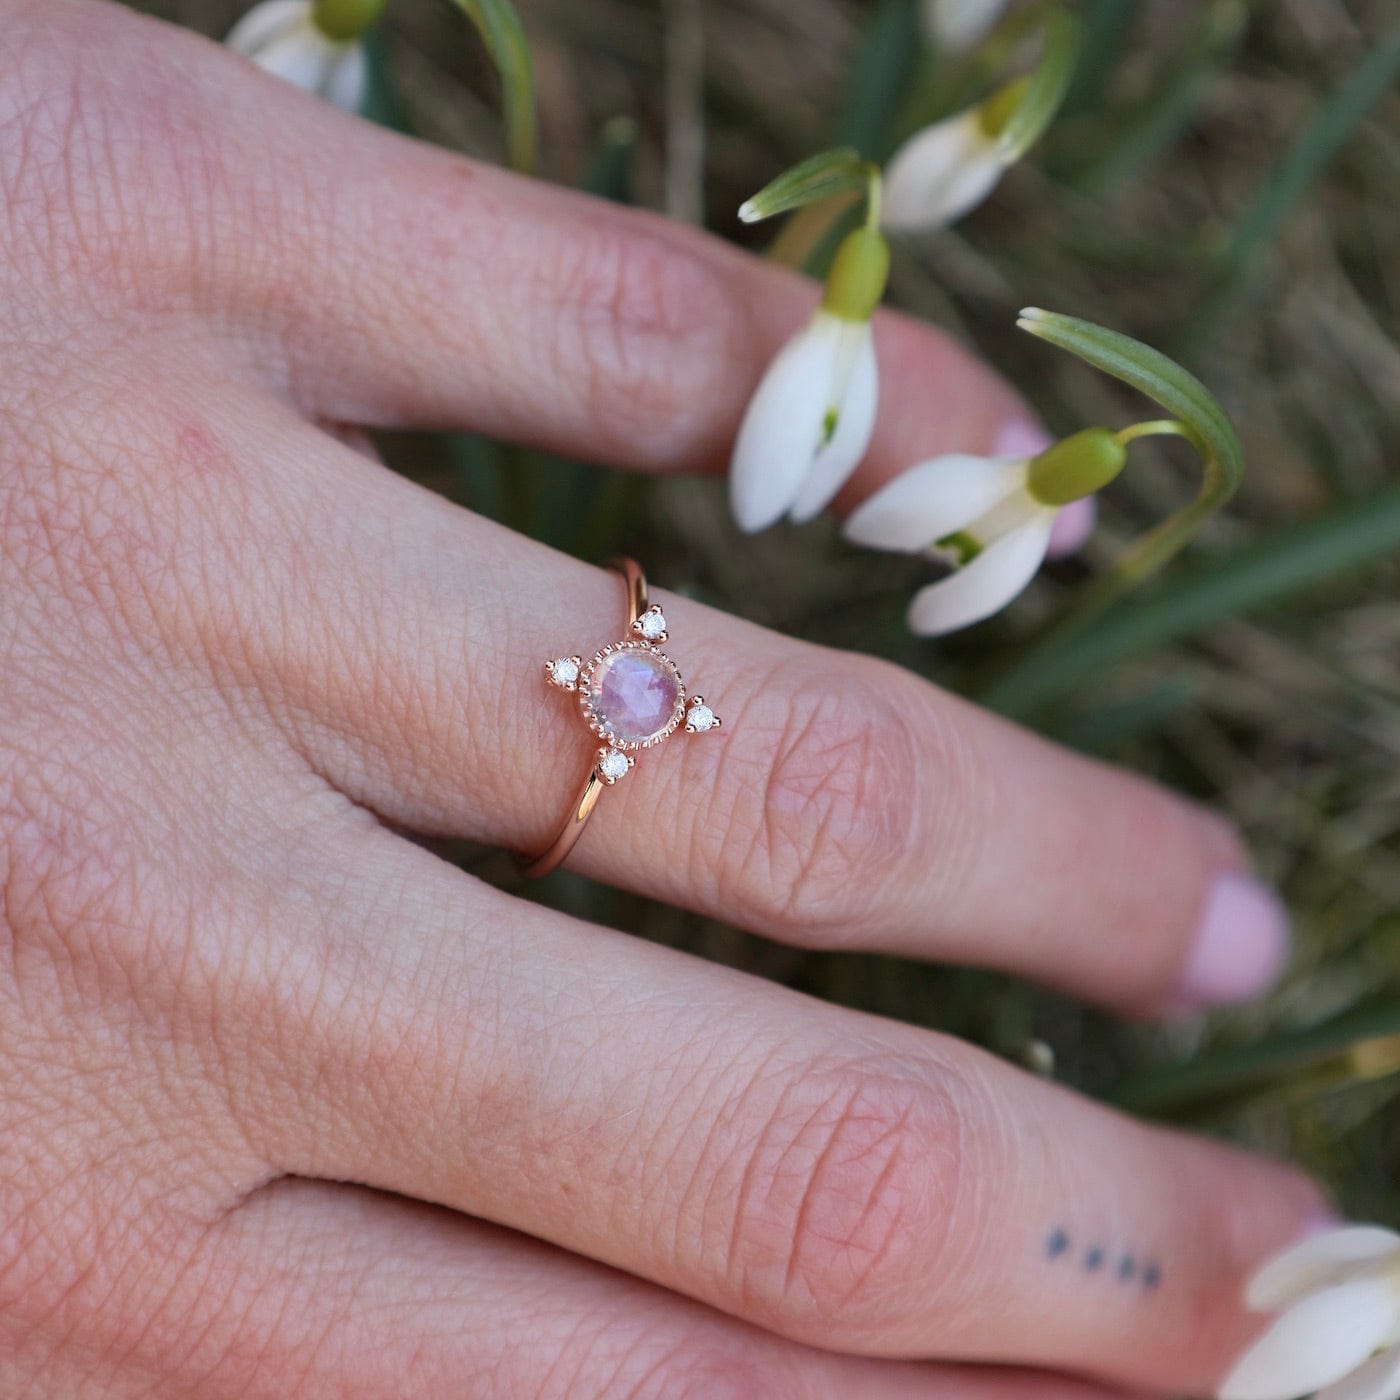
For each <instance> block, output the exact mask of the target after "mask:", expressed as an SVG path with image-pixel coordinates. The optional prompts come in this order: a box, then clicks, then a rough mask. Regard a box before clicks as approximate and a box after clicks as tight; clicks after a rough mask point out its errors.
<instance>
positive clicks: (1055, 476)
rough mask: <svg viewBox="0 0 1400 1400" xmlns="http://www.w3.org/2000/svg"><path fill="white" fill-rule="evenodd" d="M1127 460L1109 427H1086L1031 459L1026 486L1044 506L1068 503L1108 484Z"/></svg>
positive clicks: (1121, 445)
mask: <svg viewBox="0 0 1400 1400" xmlns="http://www.w3.org/2000/svg"><path fill="white" fill-rule="evenodd" d="M1127 460H1128V449H1127V448H1126V447H1125V446H1124V445H1123V444H1122V443H1121V442H1119V441H1118V437H1117V435H1116V434H1115V433H1113V432H1112V431H1110V430H1109V429H1108V428H1085V429H1083V430H1082V431H1081V432H1077V433H1075V434H1073V435H1072V436H1071V437H1067V438H1065V439H1064V441H1063V442H1057V443H1056V444H1055V445H1054V446H1053V447H1048V448H1046V449H1045V451H1044V452H1042V453H1041V454H1040V456H1039V457H1036V458H1034V459H1033V460H1032V461H1031V464H1030V468H1029V470H1028V471H1027V473H1026V488H1027V490H1029V491H1030V493H1031V495H1032V496H1034V497H1035V498H1036V500H1038V501H1039V502H1040V503H1041V504H1042V505H1047V506H1067V505H1068V504H1069V503H1070V502H1071V501H1077V500H1079V499H1081V498H1082V497H1084V496H1092V495H1093V494H1094V492H1095V491H1098V490H1101V489H1102V488H1103V487H1105V486H1107V485H1108V483H1109V482H1110V481H1112V480H1113V478H1114V477H1115V476H1117V475H1118V473H1119V472H1120V471H1122V470H1123V463H1124V462H1126V461H1127Z"/></svg>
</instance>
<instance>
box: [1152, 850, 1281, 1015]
mask: <svg viewBox="0 0 1400 1400" xmlns="http://www.w3.org/2000/svg"><path fill="white" fill-rule="evenodd" d="M1288 942H1289V937H1288V913H1287V911H1286V910H1285V909H1284V907H1283V903H1282V901H1280V899H1279V898H1278V896H1277V895H1276V894H1274V892H1273V891H1272V890H1270V889H1269V888H1268V887H1267V886H1265V885H1261V884H1260V883H1259V881H1258V880H1252V879H1250V878H1249V876H1247V875H1222V876H1220V877H1219V878H1218V879H1217V880H1216V882H1215V884H1214V885H1213V886H1212V887H1211V890H1210V893H1209V894H1208V895H1207V896H1206V903H1205V908H1204V909H1203V910H1202V912H1201V922H1200V925H1199V926H1198V928H1197V930H1196V941H1195V944H1194V945H1193V947H1192V949H1191V953H1190V956H1189V957H1188V958H1187V960H1186V967H1185V969H1184V970H1183V972H1182V975H1181V982H1180V984H1179V986H1178V989H1177V998H1178V1001H1179V1002H1182V1003H1186V1004H1188V1005H1191V1006H1194V1007H1197V1008H1200V1007H1207V1006H1229V1005H1232V1004H1234V1003H1236V1002H1241V1001H1249V1000H1250V999H1251V998H1252V997H1257V996H1259V995H1260V994H1261V993H1262V992H1265V991H1267V990H1268V989H1269V988H1270V987H1272V986H1273V984H1274V983H1275V982H1276V981H1277V980H1278V977H1279V974H1280V973H1282V971H1283V969H1284V965H1285V964H1286V963H1287V961H1288Z"/></svg>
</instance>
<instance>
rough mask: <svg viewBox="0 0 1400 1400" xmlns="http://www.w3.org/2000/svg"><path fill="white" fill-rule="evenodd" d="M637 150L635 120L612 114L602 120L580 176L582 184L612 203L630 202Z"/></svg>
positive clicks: (591, 192)
mask: <svg viewBox="0 0 1400 1400" xmlns="http://www.w3.org/2000/svg"><path fill="white" fill-rule="evenodd" d="M636 151H637V123H636V122H634V121H633V120H632V118H631V117H613V118H612V119H611V120H610V121H608V122H607V123H605V124H604V126H603V130H602V132H601V134H600V135H599V137H598V144H597V145H596V146H595V147H594V148H593V158H592V160H591V161H590V162H589V165H588V170H587V172H586V173H585V174H584V177H583V188H584V189H585V190H587V191H588V193H589V194H596V195H597V196H598V197H599V198H601V199H610V200H612V202H613V203H614V204H631V203H632V158H633V156H634V155H635V154H636Z"/></svg>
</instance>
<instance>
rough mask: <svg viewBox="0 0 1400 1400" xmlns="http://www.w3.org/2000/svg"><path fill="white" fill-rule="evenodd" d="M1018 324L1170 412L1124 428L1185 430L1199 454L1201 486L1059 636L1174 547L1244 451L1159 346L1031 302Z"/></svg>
mask: <svg viewBox="0 0 1400 1400" xmlns="http://www.w3.org/2000/svg"><path fill="white" fill-rule="evenodd" d="M1017 325H1018V326H1019V327H1020V328H1021V329H1022V330H1025V331H1029V332H1030V333H1031V334H1032V335H1034V336H1038V337H1039V338H1040V339H1041V340H1047V341H1049V342H1050V344H1052V345H1058V346H1059V347H1060V348H1061V349H1063V350H1068V351H1069V352H1070V353H1071V354H1073V355H1077V356H1078V357H1079V358H1080V359H1081V360H1084V361H1086V362H1087V363H1089V364H1091V365H1093V366H1094V367H1095V368H1096V369H1101V370H1103V371H1104V373H1105V374H1111V375H1112V376H1113V377H1114V378H1115V379H1119V380H1122V382H1123V383H1124V384H1128V385H1131V386H1132V387H1133V388H1134V389H1137V390H1139V391H1140V392H1141V393H1143V394H1146V395H1147V396H1148V398H1150V399H1153V400H1155V401H1156V402H1157V403H1159V404H1161V406H1162V407H1163V408H1165V409H1166V410H1167V412H1168V413H1171V414H1173V415H1174V417H1173V419H1171V420H1156V421H1153V422H1150V423H1144V424H1136V425H1134V429H1125V430H1124V431H1125V432H1134V435H1135V436H1146V435H1148V434H1160V433H1172V434H1174V435H1176V436H1179V437H1184V438H1185V439H1186V440H1187V441H1188V442H1189V443H1190V444H1191V446H1192V447H1194V448H1195V449H1196V451H1197V453H1198V454H1199V455H1200V458H1201V486H1200V489H1199V490H1198V491H1197V493H1196V497H1195V499H1194V500H1193V501H1191V502H1190V504H1189V505H1186V506H1184V507H1182V509H1181V510H1179V511H1177V512H1176V514H1175V515H1172V516H1169V517H1168V518H1167V519H1166V520H1164V521H1162V523H1161V524H1160V525H1158V526H1156V527H1155V528H1154V529H1152V530H1149V531H1148V532H1147V533H1146V534H1145V535H1143V536H1142V537H1141V538H1140V539H1139V540H1138V541H1137V542H1136V543H1135V544H1134V545H1132V546H1131V548H1129V549H1128V551H1127V552H1126V553H1125V554H1124V555H1122V557H1121V558H1120V559H1119V560H1118V562H1117V563H1116V564H1115V565H1114V566H1113V568H1112V570H1110V572H1109V573H1107V574H1106V575H1105V576H1104V577H1103V578H1102V579H1100V580H1099V582H1098V583H1096V584H1094V585H1093V586H1091V587H1090V589H1089V590H1088V592H1087V593H1086V595H1085V597H1084V599H1083V600H1082V602H1081V603H1080V604H1079V605H1078V606H1077V607H1076V608H1075V609H1074V610H1073V612H1072V613H1071V615H1070V616H1069V617H1068V618H1067V619H1066V620H1065V622H1063V623H1062V624H1061V625H1060V627H1058V628H1056V629H1055V634H1054V635H1056V636H1058V635H1059V634H1060V633H1061V632H1064V631H1068V630H1071V629H1074V628H1077V627H1079V626H1081V625H1082V624H1083V623H1084V622H1085V621H1087V619H1088V618H1090V617H1092V616H1093V615H1094V614H1095V613H1097V612H1100V611H1102V609H1103V608H1104V607H1106V606H1107V605H1108V604H1109V603H1111V602H1112V601H1113V600H1114V599H1115V598H1118V597H1119V596H1120V595H1122V594H1123V593H1125V592H1126V591H1127V590H1128V589H1129V588H1131V587H1132V586H1133V585H1134V584H1136V583H1139V582H1140V581H1141V580H1143V579H1144V578H1146V577H1148V575H1149V574H1153V573H1155V572H1156V571H1157V570H1158V569H1160V568H1161V567H1162V565H1163V564H1165V563H1166V562H1167V561H1168V560H1169V559H1171V558H1172V557H1173V556H1174V555H1175V554H1177V553H1178V551H1180V550H1181V548H1182V547H1183V546H1184V545H1185V544H1186V543H1187V541H1188V540H1190V539H1191V537H1192V536H1193V535H1194V534H1195V533H1196V531H1197V530H1199V529H1200V527H1201V526H1202V524H1204V523H1205V521H1206V520H1208V519H1209V518H1210V516H1212V515H1214V514H1215V512H1216V511H1217V510H1219V509H1220V507H1221V506H1223V505H1224V504H1225V502H1226V501H1228V500H1229V499H1230V497H1231V496H1233V495H1234V494H1235V491H1236V490H1237V489H1238V487H1239V484H1240V479H1241V477H1242V476H1243V474H1244V450H1243V448H1241V446H1240V440H1239V438H1238V436H1237V435H1236V433H1235V430H1234V428H1233V427H1231V425H1230V420H1229V419H1228V418H1227V417H1226V416H1225V412H1224V410H1223V409H1222V408H1221V407H1220V405H1219V404H1218V403H1217V402H1216V401H1215V399H1214V398H1213V397H1212V396H1211V394H1210V392H1209V391H1208V390H1207V389H1206V387H1205V385H1203V384H1202V383H1201V382H1200V380H1198V379H1197V378H1196V377H1195V376H1194V375H1191V374H1188V373H1187V372H1186V371H1185V370H1184V369H1182V368H1181V366H1180V365H1178V364H1176V363H1175V362H1174V361H1172V360H1169V359H1168V358H1167V357H1166V356H1165V355H1163V354H1162V353H1161V352H1160V351H1158V350H1153V349H1152V348H1151V347H1150V346H1147V345H1143V344H1142V343H1141V342H1140V341H1136V340H1133V339H1132V338H1131V337H1130V336H1126V335H1121V334H1119V333H1118V332H1117V331H1110V330H1105V329H1104V327H1102V326H1096V325H1094V324H1093V323H1092V322H1090V321H1081V320H1079V319H1077V318H1076V317H1073V316H1060V315H1056V314H1055V313H1053V312H1048V311H1041V310H1039V309H1038V308H1035V307H1030V308H1028V309H1026V310H1025V311H1023V312H1022V313H1021V317H1020V320H1019V321H1018V322H1017ZM1128 440H1131V439H1128Z"/></svg>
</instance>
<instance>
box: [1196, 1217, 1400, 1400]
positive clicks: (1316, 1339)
mask: <svg viewBox="0 0 1400 1400" xmlns="http://www.w3.org/2000/svg"><path fill="white" fill-rule="evenodd" d="M1245 1304H1246V1305H1247V1306H1248V1307H1249V1308H1250V1310H1251V1311H1253V1312H1273V1313H1277V1314H1278V1316H1277V1317H1276V1318H1275V1320H1274V1322H1273V1324H1272V1325H1271V1326H1270V1327H1269V1328H1268V1330H1267V1331H1266V1332H1264V1334H1263V1335H1262V1336H1261V1337H1259V1338H1258V1339H1257V1340H1256V1341H1255V1342H1254V1344H1253V1345H1252V1346H1251V1347H1249V1349H1248V1350H1247V1351H1246V1352H1245V1354H1244V1355H1243V1356H1242V1357H1241V1358H1240V1359H1239V1361H1238V1362H1237V1363H1236V1364H1235V1368H1234V1370H1233V1371H1232V1372H1231V1373H1230V1376H1229V1378H1228V1379H1227V1380H1226V1382H1225V1384H1224V1385H1223V1386H1222V1387H1221V1388H1220V1397H1221V1400H1296V1398H1297V1397H1299V1396H1303V1395H1309V1394H1311V1393H1312V1392H1314V1391H1317V1397H1316V1400H1400V1235H1397V1234H1396V1233H1395V1232H1394V1231H1393V1230H1382V1229H1380V1228H1379V1227H1378V1226H1374V1225H1348V1226H1343V1227H1341V1228H1339V1229H1335V1230H1329V1231H1327V1232H1326V1233H1325V1234H1321V1235H1316V1236H1314V1237H1313V1238H1312V1239H1309V1240H1304V1241H1303V1243H1302V1244H1298V1245H1294V1246H1293V1247H1292V1248H1291V1249H1286V1250H1284V1251H1283V1253H1282V1254H1279V1255H1276V1256H1275V1257H1274V1258H1273V1259H1271V1260H1269V1262H1268V1263H1266V1264H1265V1265H1264V1266H1263V1268H1261V1269H1260V1270H1259V1272H1258V1273H1256V1274H1255V1275H1254V1277H1253V1278H1252V1279H1250V1281H1249V1284H1248V1286H1247V1288H1246V1289H1245Z"/></svg>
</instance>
